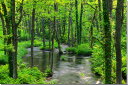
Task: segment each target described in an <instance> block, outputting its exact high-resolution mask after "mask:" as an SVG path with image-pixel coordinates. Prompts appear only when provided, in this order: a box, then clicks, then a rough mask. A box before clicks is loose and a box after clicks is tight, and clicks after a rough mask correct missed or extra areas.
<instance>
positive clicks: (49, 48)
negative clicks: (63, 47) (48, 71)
mask: <svg viewBox="0 0 128 85" xmlns="http://www.w3.org/2000/svg"><path fill="white" fill-rule="evenodd" d="M50 43H51V42H50ZM49 46H50V45H49V42H45V47H44V46H43V44H41V46H40V49H41V50H52V47H51V46H50V47H49ZM54 48H58V43H57V42H56V41H55V42H54Z"/></svg>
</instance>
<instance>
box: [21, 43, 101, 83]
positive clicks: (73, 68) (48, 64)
mask: <svg viewBox="0 0 128 85" xmlns="http://www.w3.org/2000/svg"><path fill="white" fill-rule="evenodd" d="M66 47H67V46H64V45H63V49H62V51H63V52H64V51H65V48H66ZM30 54H31V51H30V48H28V54H27V55H26V56H24V57H23V60H24V62H25V63H28V65H30V64H31V57H30ZM89 58H90V57H89V56H87V57H85V56H75V55H67V54H64V55H61V56H59V55H58V53H57V50H55V51H54V53H53V55H52V53H51V52H50V51H41V50H39V48H38V47H34V59H33V62H34V66H37V67H38V68H39V69H40V70H41V71H42V72H44V71H45V70H46V69H47V68H51V69H52V71H53V76H52V79H56V80H57V81H58V82H59V83H60V84H99V83H100V80H99V79H98V78H97V77H96V76H95V75H94V74H93V73H92V71H91V63H90V61H89Z"/></svg>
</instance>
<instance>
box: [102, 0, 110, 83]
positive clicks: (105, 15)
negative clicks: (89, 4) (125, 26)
mask: <svg viewBox="0 0 128 85" xmlns="http://www.w3.org/2000/svg"><path fill="white" fill-rule="evenodd" d="M109 3H110V2H109V1H108V0H103V18H104V24H103V25H104V43H105V44H104V57H105V84H111V83H112V82H111V77H112V75H111V72H112V69H111V68H112V60H111V25H110V20H109V17H110V16H109V15H110V14H109V5H108V4H109Z"/></svg>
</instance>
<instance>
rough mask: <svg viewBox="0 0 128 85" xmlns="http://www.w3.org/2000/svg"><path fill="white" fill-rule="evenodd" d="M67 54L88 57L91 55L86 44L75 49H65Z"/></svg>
mask: <svg viewBox="0 0 128 85" xmlns="http://www.w3.org/2000/svg"><path fill="white" fill-rule="evenodd" d="M66 50H67V51H68V52H69V53H72V54H77V55H84V56H90V55H91V54H92V50H91V49H90V48H89V45H88V44H81V45H78V46H76V47H69V48H67V49H66Z"/></svg>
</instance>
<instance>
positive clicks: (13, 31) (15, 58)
mask: <svg viewBox="0 0 128 85" xmlns="http://www.w3.org/2000/svg"><path fill="white" fill-rule="evenodd" d="M11 7H12V8H11V17H12V20H11V23H12V34H13V36H12V43H13V47H14V49H13V50H14V51H13V50H12V58H13V78H15V79H16V78H17V77H18V75H17V46H18V42H17V27H16V22H15V0H11Z"/></svg>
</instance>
